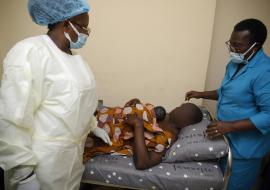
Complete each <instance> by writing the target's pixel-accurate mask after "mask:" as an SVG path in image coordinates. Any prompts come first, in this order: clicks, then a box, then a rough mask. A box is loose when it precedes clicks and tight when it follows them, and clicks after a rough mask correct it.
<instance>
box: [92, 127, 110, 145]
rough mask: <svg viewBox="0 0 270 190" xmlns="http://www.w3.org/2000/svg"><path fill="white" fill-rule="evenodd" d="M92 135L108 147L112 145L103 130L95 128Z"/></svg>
mask: <svg viewBox="0 0 270 190" xmlns="http://www.w3.org/2000/svg"><path fill="white" fill-rule="evenodd" d="M93 133H94V135H95V136H97V137H99V138H101V139H102V140H103V141H104V142H105V143H107V144H109V145H112V141H111V139H110V137H109V135H108V133H107V132H106V131H105V130H103V129H101V128H99V127H96V128H95V129H94V130H93Z"/></svg>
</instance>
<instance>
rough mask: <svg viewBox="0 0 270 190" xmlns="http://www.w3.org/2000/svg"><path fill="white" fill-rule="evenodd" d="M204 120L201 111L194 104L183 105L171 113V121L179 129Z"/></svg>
mask: <svg viewBox="0 0 270 190" xmlns="http://www.w3.org/2000/svg"><path fill="white" fill-rule="evenodd" d="M202 118H203V114H202V111H201V109H200V108H199V107H198V106H196V105H195V104H192V103H185V104H182V105H181V106H180V107H177V108H175V109H174V110H172V111H171V112H170V120H171V121H172V122H174V123H175V124H177V127H179V128H182V127H185V126H188V125H192V124H195V123H199V122H200V121H201V120H202Z"/></svg>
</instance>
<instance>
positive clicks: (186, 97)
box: [185, 91, 202, 101]
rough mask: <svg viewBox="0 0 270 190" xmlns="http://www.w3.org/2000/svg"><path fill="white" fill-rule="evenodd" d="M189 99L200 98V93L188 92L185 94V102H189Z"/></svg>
mask: <svg viewBox="0 0 270 190" xmlns="http://www.w3.org/2000/svg"><path fill="white" fill-rule="evenodd" d="M191 98H196V99H198V98H202V93H201V92H197V91H189V92H187V93H186V96H185V100H186V101H187V100H190V99H191Z"/></svg>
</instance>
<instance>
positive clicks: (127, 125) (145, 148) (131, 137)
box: [84, 100, 202, 170]
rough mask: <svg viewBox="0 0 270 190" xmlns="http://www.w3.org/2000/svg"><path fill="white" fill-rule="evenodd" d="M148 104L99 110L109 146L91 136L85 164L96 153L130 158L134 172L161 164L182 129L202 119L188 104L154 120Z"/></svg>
mask: <svg viewBox="0 0 270 190" xmlns="http://www.w3.org/2000/svg"><path fill="white" fill-rule="evenodd" d="M147 105H148V107H147ZM150 105H151V104H145V105H144V104H142V103H141V102H140V101H137V100H136V101H134V100H131V101H130V102H128V103H127V104H126V105H125V107H124V108H120V107H114V108H108V107H107V108H103V109H101V110H99V111H98V113H97V115H96V117H97V120H98V126H99V127H101V128H103V129H104V130H106V131H107V133H108V134H109V136H110V138H111V141H112V146H109V145H107V144H105V143H104V142H103V141H101V140H100V139H98V138H95V137H94V138H95V139H94V145H93V146H92V147H87V146H86V147H85V151H84V161H87V160H89V159H90V158H91V157H93V156H95V155H98V154H104V153H111V154H121V155H128V156H131V155H133V158H134V163H135V167H136V168H137V169H140V170H143V169H147V168H150V167H153V166H154V165H157V164H159V163H160V162H161V161H162V157H163V156H164V155H165V153H166V151H167V150H168V148H169V147H170V146H171V145H172V144H173V143H174V142H175V141H176V140H177V138H178V133H179V132H180V130H181V128H183V127H185V126H188V125H191V124H195V123H198V122H200V121H201V120H202V112H201V110H200V108H198V107H197V106H196V105H194V104H191V103H186V104H182V105H181V106H180V107H177V108H175V109H174V110H172V111H171V112H170V113H169V114H166V115H165V116H166V117H164V118H163V120H157V119H156V114H155V111H154V107H153V106H152V105H151V106H150ZM157 112H158V111H157ZM161 115H162V114H161ZM156 120H157V122H155V121H156Z"/></svg>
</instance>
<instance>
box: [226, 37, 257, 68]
mask: <svg viewBox="0 0 270 190" xmlns="http://www.w3.org/2000/svg"><path fill="white" fill-rule="evenodd" d="M256 44H257V43H256V42H255V43H254V44H253V45H252V46H250V48H249V49H248V50H247V51H246V52H245V53H235V52H230V61H231V62H234V63H237V64H240V63H245V64H246V63H247V61H248V60H249V59H250V58H251V57H252V56H253V55H254V53H255V52H254V51H253V53H252V54H251V55H250V56H249V57H248V58H247V59H246V60H245V55H246V54H247V53H248V52H249V51H250V50H251V49H252V48H253V47H254V46H255V45H256Z"/></svg>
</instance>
